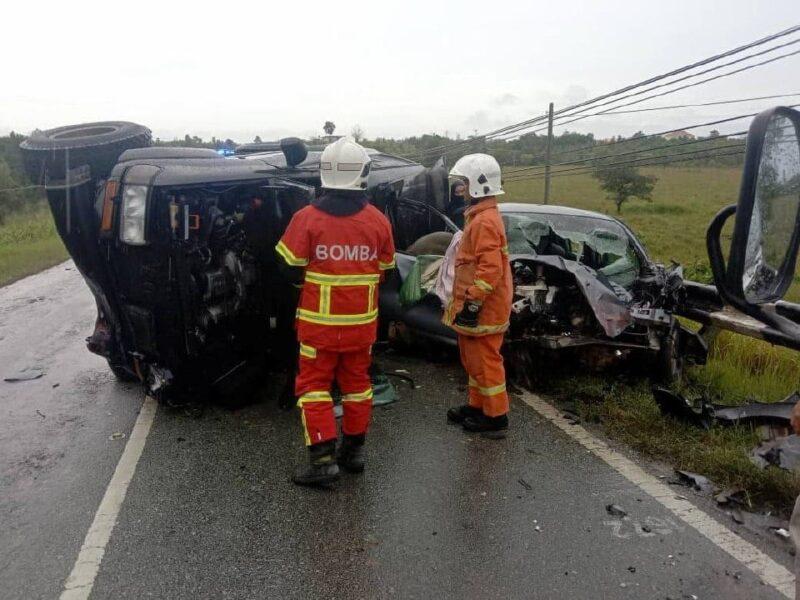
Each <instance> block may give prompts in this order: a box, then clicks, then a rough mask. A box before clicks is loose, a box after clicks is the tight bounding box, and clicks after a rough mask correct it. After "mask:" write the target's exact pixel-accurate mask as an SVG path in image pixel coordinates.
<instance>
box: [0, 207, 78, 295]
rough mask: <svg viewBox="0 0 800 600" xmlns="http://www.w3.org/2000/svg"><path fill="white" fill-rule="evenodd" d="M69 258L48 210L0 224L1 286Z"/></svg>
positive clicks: (40, 210) (44, 209)
mask: <svg viewBox="0 0 800 600" xmlns="http://www.w3.org/2000/svg"><path fill="white" fill-rule="evenodd" d="M66 259H67V250H66V248H64V244H63V243H62V242H61V238H59V237H58V233H57V232H56V228H55V224H54V223H53V218H52V217H51V216H50V211H49V210H48V209H46V208H41V209H37V210H34V211H31V212H27V211H26V212H22V213H17V214H14V215H12V216H11V217H9V218H8V219H7V220H6V222H5V223H4V224H3V225H0V286H2V285H7V284H9V283H11V282H13V281H16V280H17V279H21V278H22V277H26V276H28V275H32V274H33V273H38V272H39V271H41V270H43V269H46V268H48V267H52V266H53V265H56V264H58V263H60V262H62V261H64V260H66Z"/></svg>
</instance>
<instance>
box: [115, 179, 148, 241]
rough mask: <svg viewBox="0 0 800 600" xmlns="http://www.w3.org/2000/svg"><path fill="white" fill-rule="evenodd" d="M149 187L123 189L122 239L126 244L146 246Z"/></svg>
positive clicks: (130, 186)
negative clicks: (145, 234) (145, 232)
mask: <svg viewBox="0 0 800 600" xmlns="http://www.w3.org/2000/svg"><path fill="white" fill-rule="evenodd" d="M146 213H147V186H146V185H126V186H125V187H124V188H123V189H122V226H121V231H120V237H121V238H122V241H123V242H125V243H126V244H131V245H133V246H142V245H144V244H145V243H146V242H145V239H144V228H145V215H146Z"/></svg>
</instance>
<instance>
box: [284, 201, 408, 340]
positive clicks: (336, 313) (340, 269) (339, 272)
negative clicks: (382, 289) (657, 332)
mask: <svg viewBox="0 0 800 600" xmlns="http://www.w3.org/2000/svg"><path fill="white" fill-rule="evenodd" d="M276 250H277V251H278V253H279V254H280V255H281V256H282V257H283V259H284V260H285V261H286V262H287V263H288V264H289V265H290V266H293V267H305V280H304V283H303V292H302V294H301V296H300V303H299V305H298V309H297V336H298V339H299V340H300V342H302V343H304V344H308V345H310V346H313V347H314V348H325V349H335V350H338V351H340V352H346V351H349V350H352V349H355V348H363V347H364V346H370V345H371V344H373V343H374V342H375V338H376V334H377V319H378V284H379V283H380V279H381V274H382V272H383V271H385V270H386V269H391V268H394V264H395V263H394V241H393V240H392V230H391V226H390V225H389V221H388V220H387V219H386V217H385V216H384V215H383V214H382V213H381V212H380V211H379V210H378V209H376V208H375V207H374V206H372V205H370V204H368V205H366V206H365V207H364V208H362V209H361V210H359V211H358V212H356V213H355V214H352V215H347V216H335V215H332V214H330V213H327V212H325V211H323V210H320V209H319V208H317V207H315V206H306V207H304V208H302V209H301V210H299V211H297V212H296V213H295V215H294V216H293V217H292V221H291V223H289V227H288V228H287V229H286V232H285V233H284V234H283V237H282V238H281V241H280V242H278V245H277V246H276Z"/></svg>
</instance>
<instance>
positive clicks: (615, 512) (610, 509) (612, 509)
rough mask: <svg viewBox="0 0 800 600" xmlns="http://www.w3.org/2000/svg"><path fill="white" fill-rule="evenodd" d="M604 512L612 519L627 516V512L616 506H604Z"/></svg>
mask: <svg viewBox="0 0 800 600" xmlns="http://www.w3.org/2000/svg"><path fill="white" fill-rule="evenodd" d="M606 512H607V513H608V514H610V515H611V516H612V517H619V518H622V517H625V516H627V515H628V512H627V511H626V510H625V509H624V508H622V507H621V506H619V505H617V504H606Z"/></svg>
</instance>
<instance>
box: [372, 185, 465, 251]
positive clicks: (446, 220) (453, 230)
mask: <svg viewBox="0 0 800 600" xmlns="http://www.w3.org/2000/svg"><path fill="white" fill-rule="evenodd" d="M399 203H405V204H410V205H412V206H416V207H418V208H421V209H425V210H427V211H428V212H429V213H433V214H434V215H436V216H437V217H439V218H440V219H441V220H442V221H443V222H444V224H445V225H446V226H447V229H445V230H444V231H449V232H451V233H453V234H454V235H455V234H456V233H458V232H459V231H461V228H460V227H459V226H458V225H456V224H455V223H453V221H452V220H451V219H450V218H449V217H448V216H447V215H445V214H444V213H442V212H441V211H440V210H438V209H436V208H434V207H433V206H431V205H430V204H427V203H426V202H421V201H420V200H413V199H411V198H393V199H391V200H389V201H388V202H387V203H386V209H385V210H384V214H385V215H386V218H387V219H388V220H389V224H390V225H391V227H392V235H393V236H394V235H395V222H394V215H393V214H392V212H391V211H392V208H393V207H394V206H396V205H397V204H399ZM430 233H433V232H430ZM417 239H419V238H417ZM414 241H416V240H414ZM412 243H413V242H412ZM395 252H396V253H398V254H404V255H407V256H411V255H410V254H408V252H406V250H405V248H404V249H402V250H401V249H398V248H396V249H395Z"/></svg>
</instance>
